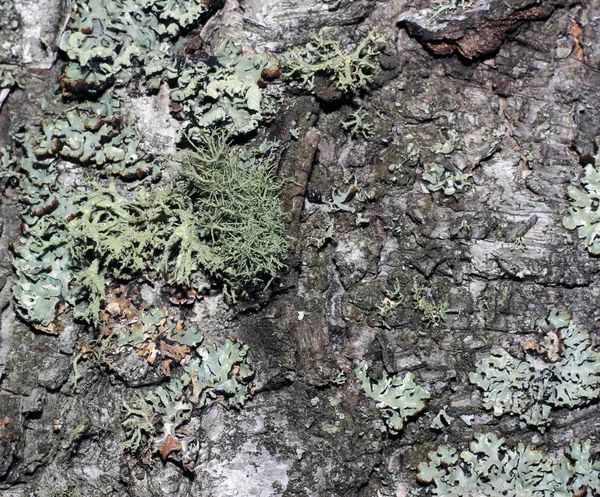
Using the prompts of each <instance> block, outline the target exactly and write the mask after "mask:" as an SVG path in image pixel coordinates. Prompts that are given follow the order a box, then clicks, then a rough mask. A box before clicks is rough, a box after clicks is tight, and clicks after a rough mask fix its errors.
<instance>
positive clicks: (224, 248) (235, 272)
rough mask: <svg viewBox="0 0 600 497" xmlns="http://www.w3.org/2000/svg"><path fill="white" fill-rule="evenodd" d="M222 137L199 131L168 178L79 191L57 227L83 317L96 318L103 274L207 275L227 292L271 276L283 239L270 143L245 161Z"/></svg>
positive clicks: (192, 279) (188, 281) (178, 278)
mask: <svg viewBox="0 0 600 497" xmlns="http://www.w3.org/2000/svg"><path fill="white" fill-rule="evenodd" d="M228 136H229V135H227V134H226V133H218V132H213V133H210V134H202V135H201V137H202V140H203V141H202V142H201V143H197V144H196V150H195V153H193V154H191V155H190V156H189V157H188V158H187V159H185V161H184V164H183V167H182V169H181V171H180V175H179V181H178V182H177V183H176V184H175V185H173V186H171V187H167V188H164V189H155V190H153V191H152V192H151V193H145V192H143V191H140V192H139V193H138V194H137V195H136V196H135V197H134V198H129V197H126V196H124V195H122V194H121V193H120V192H119V191H118V189H117V188H116V185H115V184H113V183H111V184H110V185H109V186H108V187H100V186H98V187H97V188H96V190H95V191H94V192H92V193H90V194H85V195H82V196H80V197H79V199H78V200H77V202H76V203H77V205H78V207H79V209H78V215H77V216H76V217H75V218H74V219H71V220H70V221H69V222H68V223H66V224H65V226H64V230H63V232H62V233H63V241H64V244H65V245H66V246H67V247H68V248H69V253H70V254H71V256H72V261H73V267H74V268H77V276H76V281H77V283H78V284H79V285H80V286H81V287H82V288H83V289H84V290H85V292H86V293H87V296H88V297H87V301H88V305H87V306H86V308H85V310H83V312H82V313H81V317H82V318H83V319H85V320H88V321H93V322H97V321H98V317H99V312H100V307H101V305H102V302H103V301H104V297H105V295H104V294H105V291H104V287H105V285H106V282H107V281H109V280H122V279H131V278H133V277H134V276H135V275H138V274H140V273H143V272H145V271H148V270H150V269H154V270H157V271H159V272H164V273H167V274H168V275H169V280H170V282H172V283H174V284H177V285H187V286H190V285H191V286H196V287H198V286H200V287H202V288H204V287H205V286H206V281H205V276H207V277H212V278H214V279H216V280H219V281H220V282H222V283H223V285H224V290H225V292H226V293H227V295H229V297H230V298H232V299H233V300H235V299H236V298H237V297H238V296H239V295H240V294H243V293H245V292H246V289H247V287H248V286H252V285H256V284H259V283H261V282H263V281H264V280H265V278H266V279H271V278H274V277H275V276H276V275H277V273H278V271H279V270H280V269H281V268H282V267H283V266H284V259H285V257H286V254H287V247H288V239H287V236H286V234H285V216H284V215H283V213H282V211H281V206H280V203H279V199H278V192H279V188H280V186H279V184H278V182H277V181H275V180H274V178H273V173H272V170H273V165H274V160H275V156H274V150H270V151H269V153H268V154H267V155H261V154H258V155H256V156H255V157H254V158H253V161H251V164H250V165H249V167H246V168H243V167H240V161H241V157H240V155H239V154H237V153H235V151H234V150H233V149H232V148H231V146H230V144H229V141H228Z"/></svg>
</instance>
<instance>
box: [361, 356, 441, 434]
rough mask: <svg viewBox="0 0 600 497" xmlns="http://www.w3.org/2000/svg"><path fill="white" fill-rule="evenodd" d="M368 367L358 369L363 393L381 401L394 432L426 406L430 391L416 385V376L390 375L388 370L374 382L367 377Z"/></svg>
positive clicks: (381, 409)
mask: <svg viewBox="0 0 600 497" xmlns="http://www.w3.org/2000/svg"><path fill="white" fill-rule="evenodd" d="M367 369H368V368H367V364H366V363H364V362H361V363H359V364H358V366H357V367H356V368H355V369H354V374H355V375H356V377H357V378H358V380H359V382H360V384H361V387H362V389H363V391H364V392H365V393H366V394H367V395H368V396H369V397H371V398H372V399H373V400H375V401H376V402H377V407H378V408H379V410H380V411H381V415H382V416H383V419H384V420H385V423H386V425H387V427H388V429H389V430H390V431H391V432H392V433H398V432H400V431H401V430H402V429H403V428H404V424H405V423H406V421H407V420H408V419H409V418H411V417H413V416H416V415H417V414H419V413H420V412H421V411H423V409H425V407H426V401H427V399H429V392H427V391H426V390H425V389H423V388H422V387H420V386H419V385H417V384H416V383H415V375H414V374H413V373H407V374H406V375H404V376H400V375H389V374H388V373H387V372H386V371H384V372H383V376H382V377H381V379H380V380H377V381H374V380H372V379H371V378H370V377H369V375H368V374H367Z"/></svg>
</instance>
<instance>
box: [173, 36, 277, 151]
mask: <svg viewBox="0 0 600 497" xmlns="http://www.w3.org/2000/svg"><path fill="white" fill-rule="evenodd" d="M215 56H216V59H217V62H218V63H217V64H212V65H207V64H205V63H202V62H198V63H196V64H194V65H190V66H188V67H187V68H186V69H184V70H183V71H181V72H180V73H179V75H178V78H177V86H178V89H177V90H175V91H173V93H172V94H171V99H172V100H173V101H175V102H181V103H182V104H183V110H184V116H185V120H184V122H183V124H182V129H183V130H184V133H185V134H186V135H187V136H188V137H190V138H191V139H192V140H196V139H198V135H199V134H201V133H202V132H204V131H205V130H206V129H208V128H213V127H219V128H221V129H227V130H228V131H229V132H230V133H232V134H234V135H243V134H247V133H249V132H251V131H254V130H255V129H256V128H257V127H258V125H259V124H260V123H261V122H262V121H263V120H264V119H265V117H267V116H268V115H270V114H272V113H273V112H274V108H273V109H272V108H271V107H273V106H274V105H275V104H273V103H271V104H266V103H265V98H264V95H263V92H261V89H260V88H259V86H258V81H259V80H260V79H261V75H262V74H263V72H264V71H266V72H267V73H269V74H270V73H271V72H276V71H277V70H278V65H279V61H278V60H277V59H275V58H274V57H271V56H269V55H266V54H265V55H254V56H252V57H246V56H245V55H244V54H243V53H242V51H241V49H240V48H238V47H236V46H235V45H234V44H233V43H232V42H231V41H229V40H224V41H223V43H222V44H221V46H220V47H219V49H218V51H217V52H216V54H215Z"/></svg>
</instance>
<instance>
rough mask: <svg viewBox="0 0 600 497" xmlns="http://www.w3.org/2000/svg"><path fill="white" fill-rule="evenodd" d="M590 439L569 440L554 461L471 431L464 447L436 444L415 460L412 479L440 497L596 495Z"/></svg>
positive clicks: (598, 472)
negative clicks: (424, 457)
mask: <svg viewBox="0 0 600 497" xmlns="http://www.w3.org/2000/svg"><path fill="white" fill-rule="evenodd" d="M590 447H591V444H590V441H589V440H587V441H585V442H583V443H581V442H580V441H579V440H578V439H572V440H571V441H570V442H569V445H568V446H567V447H566V448H565V456H566V457H564V458H562V459H560V460H559V461H558V462H556V463H555V462H554V461H553V460H552V459H551V458H549V457H547V456H545V455H544V454H543V453H542V452H539V451H537V450H534V449H532V448H530V447H525V446H524V445H523V444H518V445H517V446H516V447H515V448H514V449H511V448H509V447H507V446H506V440H505V439H504V438H499V437H498V436H496V435H495V434H493V433H475V435H474V439H473V441H472V442H471V443H470V444H469V450H465V451H462V452H460V453H459V452H458V451H457V449H456V448H454V447H450V446H448V445H441V446H439V447H438V448H437V450H435V451H432V452H429V454H428V455H427V459H428V461H427V462H422V463H420V464H419V465H418V474H417V479H418V481H419V482H421V483H425V484H431V485H433V488H432V489H431V491H432V493H433V494H434V495H439V496H443V497H474V496H483V495H485V496H486V497H500V496H507V495H511V496H528V497H559V496H560V497H563V496H564V497H571V496H575V495H598V492H600V480H599V476H600V462H598V461H596V462H594V461H592V460H591V454H590Z"/></svg>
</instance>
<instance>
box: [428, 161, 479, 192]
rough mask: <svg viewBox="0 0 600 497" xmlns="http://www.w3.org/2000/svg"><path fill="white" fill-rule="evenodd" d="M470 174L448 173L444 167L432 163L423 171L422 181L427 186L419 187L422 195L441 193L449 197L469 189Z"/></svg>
mask: <svg viewBox="0 0 600 497" xmlns="http://www.w3.org/2000/svg"><path fill="white" fill-rule="evenodd" d="M471 176H472V174H469V173H461V172H459V171H456V172H451V171H448V170H447V169H446V168H445V167H444V166H442V165H440V164H436V163H433V164H431V165H430V166H429V167H428V168H427V169H426V170H425V171H423V175H422V178H423V181H425V182H426V183H427V184H426V185H425V184H423V185H421V188H422V190H423V192H424V193H433V192H437V191H440V190H441V191H443V192H444V195H447V196H451V195H454V194H455V193H462V192H464V191H465V190H467V189H469V188H471V183H470V182H469V178H470V177H471Z"/></svg>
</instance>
